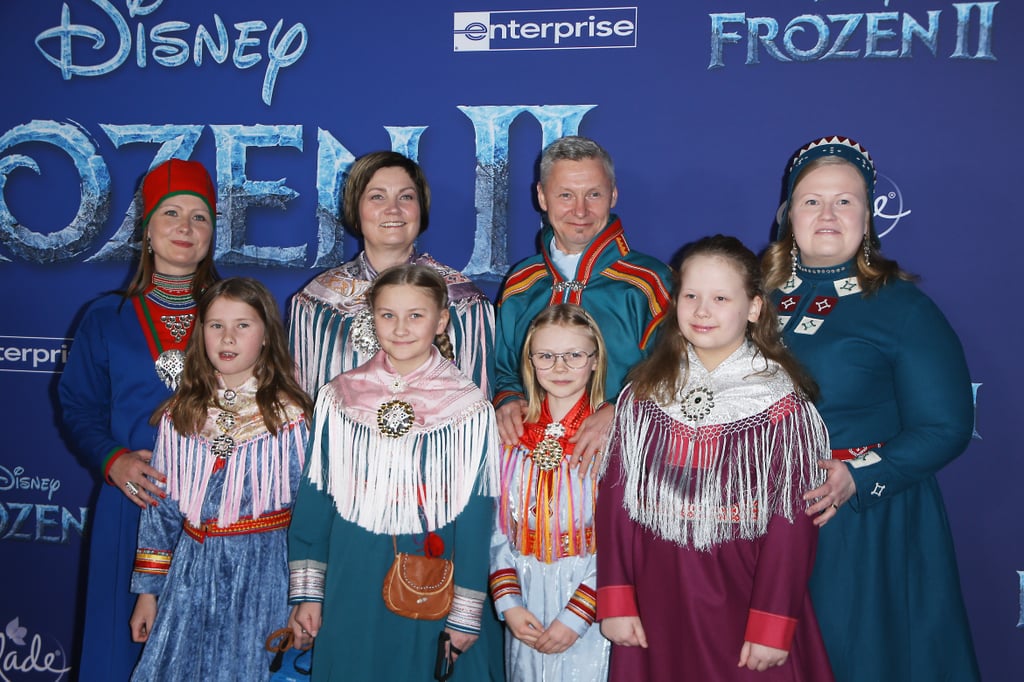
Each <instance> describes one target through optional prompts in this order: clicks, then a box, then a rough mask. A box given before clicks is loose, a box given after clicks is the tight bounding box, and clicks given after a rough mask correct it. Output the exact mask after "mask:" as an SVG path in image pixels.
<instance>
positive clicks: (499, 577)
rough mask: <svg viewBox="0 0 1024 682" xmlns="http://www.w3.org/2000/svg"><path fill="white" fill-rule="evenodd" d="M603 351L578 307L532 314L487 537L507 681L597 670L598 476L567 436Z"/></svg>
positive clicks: (601, 365)
mask: <svg viewBox="0 0 1024 682" xmlns="http://www.w3.org/2000/svg"><path fill="white" fill-rule="evenodd" d="M606 363H607V353H606V351H605V347H604V341H603V340H602V338H601V332H600V331H599V330H598V328H597V324H596V323H595V322H594V320H593V318H591V317H590V315H588V314H587V312H586V311H585V310H583V308H581V307H579V306H576V305H571V304H559V305H554V306H550V307H548V308H545V309H544V310H543V311H542V312H541V313H540V314H539V315H537V317H536V318H534V320H533V321H532V322H531V324H530V327H529V329H528V330H527V333H526V340H525V342H524V344H523V351H522V365H521V366H522V375H523V385H524V387H525V389H526V394H527V398H528V407H527V414H526V420H525V423H524V428H525V431H524V433H523V436H522V438H521V439H520V441H519V443H518V444H517V445H515V446H509V447H506V448H505V449H504V452H503V455H502V458H501V496H500V498H499V503H498V513H497V516H496V521H495V531H494V536H493V539H492V541H491V580H490V584H491V593H492V594H493V596H494V604H495V608H496V609H497V610H498V612H499V613H500V614H501V616H502V618H503V619H504V620H505V623H506V625H507V626H508V627H507V628H506V634H505V672H506V675H507V677H508V680H509V681H510V682H523V681H526V680H547V681H556V680H595V681H600V680H604V679H605V678H606V677H607V674H608V650H609V644H608V641H607V640H606V639H604V637H602V636H601V632H600V630H599V629H598V628H596V627H591V625H592V624H593V622H594V619H595V617H596V607H595V597H596V589H597V584H596V579H597V562H596V558H595V549H596V547H595V537H594V510H595V506H596V494H595V487H596V479H595V477H592V476H590V475H584V476H581V475H580V474H579V471H578V470H577V468H576V467H573V466H572V464H571V461H572V453H573V443H572V442H571V439H572V437H573V436H574V435H575V433H576V430H577V429H578V428H579V426H580V424H581V423H582V422H583V420H584V419H586V418H587V417H588V416H589V415H591V414H592V413H593V412H594V410H596V409H597V408H598V407H599V406H600V405H601V403H602V402H603V401H604V392H603V387H604V375H605V367H606Z"/></svg>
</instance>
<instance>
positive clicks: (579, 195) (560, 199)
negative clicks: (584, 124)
mask: <svg viewBox="0 0 1024 682" xmlns="http://www.w3.org/2000/svg"><path fill="white" fill-rule="evenodd" d="M618 198H619V192H618V190H617V189H616V188H615V187H614V186H613V185H612V182H611V179H610V178H609V177H608V174H607V173H605V170H604V164H602V163H601V161H600V160H599V159H583V160H582V161H568V160H561V161H555V163H554V165H553V166H552V167H551V173H550V174H549V175H548V178H547V180H546V181H545V182H543V183H537V202H538V203H539V204H540V207H541V210H543V211H545V212H547V214H548V222H550V223H551V227H552V228H554V230H555V245H556V246H557V247H558V249H559V250H560V251H563V252H565V253H580V252H582V251H583V249H585V248H586V247H587V244H589V243H590V242H591V240H593V239H594V235H596V234H597V233H598V232H600V231H601V230H602V229H604V227H605V225H607V224H608V217H609V216H610V215H611V212H612V207H614V206H615V202H616V200H617V199H618Z"/></svg>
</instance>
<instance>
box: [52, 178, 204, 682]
mask: <svg viewBox="0 0 1024 682" xmlns="http://www.w3.org/2000/svg"><path fill="white" fill-rule="evenodd" d="M142 200H143V219H142V222H143V235H142V244H141V249H140V254H141V255H140V259H139V266H138V269H137V270H136V273H135V276H134V277H133V279H132V283H131V285H130V286H129V287H128V289H127V290H126V291H125V292H124V293H117V294H108V295H106V296H103V297H101V298H99V299H98V300H96V301H95V302H94V303H92V304H91V305H90V306H89V308H88V309H87V310H86V312H85V315H84V316H83V318H82V322H81V324H80V325H79V327H78V330H77V331H76V332H75V340H74V345H73V347H72V351H71V355H70V357H69V358H68V363H67V366H66V367H65V369H64V373H63V375H62V376H61V379H60V386H59V389H58V391H59V395H60V404H61V411H62V417H63V424H64V427H65V429H66V431H67V433H68V435H69V438H70V441H71V444H72V446H73V448H74V449H75V451H76V452H77V453H78V455H79V457H80V458H81V460H82V462H83V463H85V465H86V466H88V467H89V468H90V469H91V470H92V471H93V472H94V473H95V474H97V475H101V476H103V478H104V479H105V480H106V482H107V483H109V485H104V486H103V487H102V488H101V490H100V494H99V498H98V499H97V502H96V508H95V509H94V510H93V513H92V516H91V521H92V523H91V529H90V536H89V554H88V557H89V569H88V575H89V577H88V587H87V593H86V601H85V626H84V639H83V642H82V656H81V662H80V665H79V670H78V673H79V679H80V680H82V681H83V682H92V681H94V680H95V681H97V682H107V681H108V680H127V679H128V676H129V675H130V674H131V671H132V668H133V667H134V666H135V661H136V659H137V658H138V656H139V651H140V650H141V646H140V645H139V644H136V643H134V642H132V640H131V632H130V630H129V625H128V619H129V618H130V617H131V613H132V607H133V604H134V601H135V598H134V595H132V593H131V592H130V591H129V583H130V580H131V574H132V563H133V561H134V556H135V542H136V533H137V531H138V526H139V510H140V509H142V508H143V507H145V506H146V505H149V504H160V503H161V500H160V499H159V498H160V497H161V494H160V489H159V488H158V487H157V485H156V484H154V483H153V482H152V481H150V480H149V478H147V477H153V478H161V473H160V472H158V471H157V470H156V469H154V468H152V467H151V466H149V461H150V458H151V457H152V452H151V451H152V448H153V443H154V441H155V439H156V427H154V426H152V425H151V424H150V423H149V419H150V417H151V416H152V414H153V411H154V410H155V409H156V408H157V406H158V405H160V403H161V402H163V401H164V400H166V399H167V398H168V397H170V395H171V392H172V391H173V390H174V389H175V387H176V385H177V381H178V375H179V373H180V372H181V369H182V367H183V365H184V353H183V351H184V348H185V345H186V344H187V343H188V339H189V336H190V335H191V333H192V325H193V322H194V320H195V310H196V304H195V299H194V296H193V294H195V295H196V296H198V294H199V293H201V292H202V291H204V290H205V289H206V288H207V287H209V286H210V284H212V283H213V282H214V281H215V280H216V279H217V272H216V270H215V269H214V266H213V256H212V249H211V244H212V243H213V230H214V220H215V216H216V191H215V190H214V187H213V182H212V181H211V180H210V176H209V174H208V173H207V172H206V169H205V168H203V166H202V165H201V164H200V163H198V162H196V161H182V160H180V159H171V160H170V161H167V162H165V163H163V164H161V165H159V166H157V167H156V168H154V169H153V170H151V171H150V172H149V174H148V175H146V178H145V180H143V183H142Z"/></svg>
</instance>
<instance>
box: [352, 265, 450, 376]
mask: <svg viewBox="0 0 1024 682" xmlns="http://www.w3.org/2000/svg"><path fill="white" fill-rule="evenodd" d="M403 284H405V285H408V286H412V287H417V288H419V289H423V290H424V291H426V292H427V293H428V294H429V295H430V297H431V298H432V299H433V300H434V303H436V304H437V309H438V310H448V285H447V284H445V281H444V279H443V278H442V277H441V275H439V274H437V271H436V270H434V269H433V268H428V267H427V266H426V265H414V264H412V263H407V264H405V265H396V266H395V267H393V268H388V269H387V270H385V271H384V272H382V273H380V275H378V277H377V279H375V280H373V285H372V286H371V287H370V290H369V291H367V292H366V301H367V303H369V305H370V309H371V310H373V309H374V308H375V307H376V305H377V296H378V295H379V294H380V290H381V289H383V288H384V287H392V286H401V285H403ZM449 324H451V320H449ZM434 345H435V346H437V349H438V350H439V351H441V355H443V356H444V357H446V358H448V359H449V360H454V359H455V349H454V348H453V347H452V340H451V339H450V338H448V333H447V330H445V331H442V332H441V333H440V334H438V335H437V336H435V337H434Z"/></svg>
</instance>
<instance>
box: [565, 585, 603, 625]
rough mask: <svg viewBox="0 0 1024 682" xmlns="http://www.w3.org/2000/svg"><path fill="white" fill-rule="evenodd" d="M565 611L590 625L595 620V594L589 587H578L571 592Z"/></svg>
mask: <svg viewBox="0 0 1024 682" xmlns="http://www.w3.org/2000/svg"><path fill="white" fill-rule="evenodd" d="M565 610H566V611H568V612H569V613H572V614H574V615H576V616H579V617H580V618H581V619H582V620H584V621H585V622H586V623H587V625H590V624H591V623H593V622H594V621H595V620H596V619H597V592H595V591H594V589H593V588H592V587H590V586H589V585H582V584H581V585H580V586H579V587H577V588H576V591H575V592H573V594H572V598H571V599H569V603H568V604H566V605H565Z"/></svg>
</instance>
